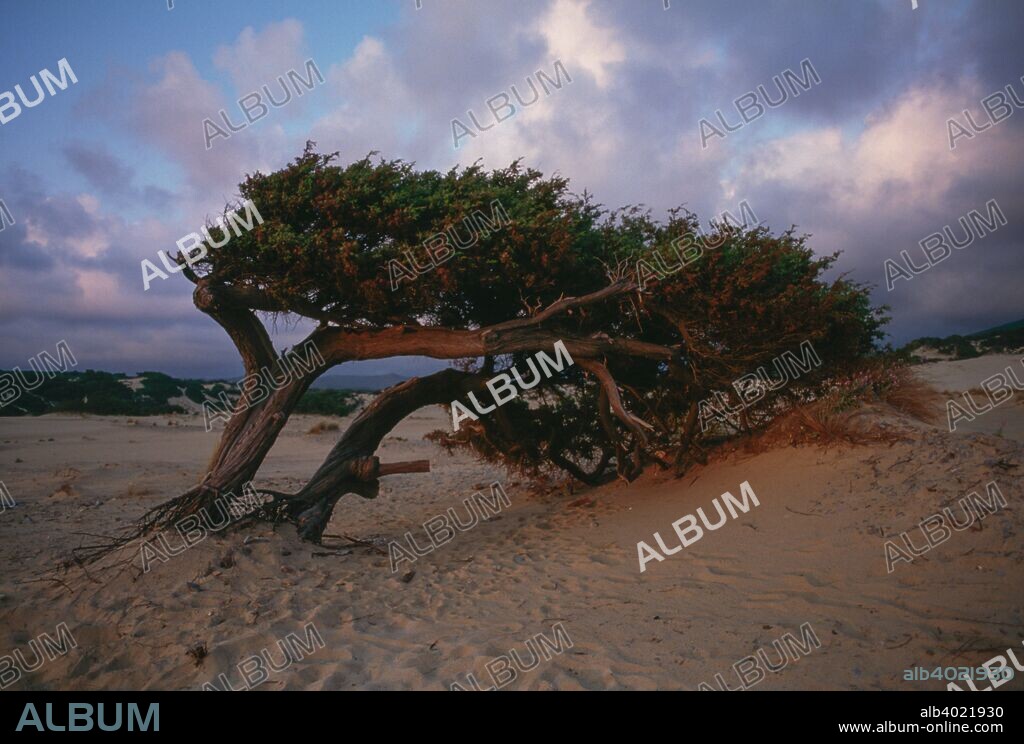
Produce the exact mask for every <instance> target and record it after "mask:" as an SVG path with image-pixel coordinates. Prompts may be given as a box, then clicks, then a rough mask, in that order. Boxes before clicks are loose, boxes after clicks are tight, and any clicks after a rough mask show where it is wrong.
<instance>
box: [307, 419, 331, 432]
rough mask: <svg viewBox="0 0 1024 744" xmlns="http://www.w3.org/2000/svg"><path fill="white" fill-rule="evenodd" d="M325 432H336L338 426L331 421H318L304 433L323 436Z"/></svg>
mask: <svg viewBox="0 0 1024 744" xmlns="http://www.w3.org/2000/svg"><path fill="white" fill-rule="evenodd" d="M326 431H338V425H337V424H336V423H334V422H333V421H318V422H317V423H315V424H313V426H312V427H310V429H309V431H307V432H306V433H307V434H323V433H324V432H326Z"/></svg>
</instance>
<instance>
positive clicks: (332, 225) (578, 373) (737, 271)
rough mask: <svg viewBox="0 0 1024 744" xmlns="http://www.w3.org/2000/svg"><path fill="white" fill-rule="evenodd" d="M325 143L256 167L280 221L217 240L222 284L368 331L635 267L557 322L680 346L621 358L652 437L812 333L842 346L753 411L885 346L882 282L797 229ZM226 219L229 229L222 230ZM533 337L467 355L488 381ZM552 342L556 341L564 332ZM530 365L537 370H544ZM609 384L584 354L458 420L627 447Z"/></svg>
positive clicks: (586, 450) (460, 313) (465, 436)
mask: <svg viewBox="0 0 1024 744" xmlns="http://www.w3.org/2000/svg"><path fill="white" fill-rule="evenodd" d="M335 157H336V156H335V155H322V154H318V153H316V152H315V151H314V150H313V147H312V145H307V148H306V150H305V152H304V153H303V154H302V155H301V156H300V157H299V158H297V159H296V160H295V161H293V162H292V163H291V164H289V165H288V166H287V167H285V168H283V169H281V170H279V171H277V172H274V173H271V174H263V173H255V174H253V175H251V176H249V177H247V179H246V180H245V181H244V182H243V183H242V184H241V186H240V192H241V196H242V197H243V198H244V199H251V200H252V201H253V203H254V204H255V205H256V206H257V208H258V210H259V212H260V214H261V216H262V217H263V219H264V223H263V224H261V225H258V226H256V227H255V228H254V229H253V230H251V231H248V232H246V233H243V234H242V235H241V236H238V237H232V239H231V240H230V241H229V242H228V243H227V244H226V245H224V246H223V247H222V248H214V247H212V246H208V253H207V255H206V256H205V257H204V259H203V260H202V261H200V262H198V263H197V264H196V266H195V270H196V271H195V273H196V274H197V275H198V276H199V277H202V278H204V279H205V281H206V282H208V283H210V284H212V285H214V286H216V285H229V286H231V287H234V288H236V289H238V290H243V292H241V293H240V294H242V295H243V296H249V297H258V298H259V302H258V305H257V306H254V309H272V310H274V311H275V312H283V313H294V314H297V315H304V316H306V317H310V318H314V319H316V320H318V321H320V322H321V323H323V322H326V320H325V319H326V318H329V321H330V323H331V324H332V325H336V326H339V327H341V328H345V329H350V330H358V331H360V332H367V331H374V330H379V329H385V328H388V327H392V326H398V325H400V326H415V325H419V326H427V327H436V328H444V329H450V330H463V329H477V328H481V327H484V326H488V325H492V324H495V323H499V322H502V321H506V320H511V319H514V318H525V317H527V316H529V315H532V314H534V313H536V311H537V310H538V309H540V308H543V307H547V306H548V305H550V304H551V303H553V302H555V301H557V300H558V299H560V298H563V297H581V296H584V295H587V294H590V293H593V292H596V291H598V290H600V289H603V288H605V287H606V286H608V284H610V283H611V282H612V281H613V280H615V279H619V278H623V277H625V278H629V279H632V280H634V281H637V282H638V284H640V287H639V289H637V290H636V291H632V292H629V293H625V294H621V295H619V296H617V297H615V298H612V299H609V300H606V301H603V302H600V303H596V304H589V305H586V306H584V307H580V308H577V309H575V310H573V311H572V312H570V313H564V314H562V315H560V316H558V317H557V318H555V319H552V320H551V321H550V322H549V323H548V330H550V331H555V332H558V333H559V334H561V335H563V336H572V337H577V338H579V337H587V336H593V335H595V334H605V335H607V336H609V337H612V338H616V339H628V340H630V341H635V342H645V343H648V344H657V345H659V346H662V347H665V348H667V349H669V350H670V352H671V354H672V358H671V360H668V361H666V360H661V361H658V360H654V359H649V358H647V357H644V356H639V355H630V354H626V353H622V354H614V355H610V356H609V358H608V359H607V360H605V361H606V363H607V365H608V368H609V370H610V371H611V373H612V375H613V376H614V378H615V380H616V381H617V384H618V387H619V389H620V390H621V391H622V393H623V395H624V400H625V404H626V406H627V407H628V408H629V409H630V410H632V411H635V413H636V415H637V416H640V417H641V418H643V419H645V420H647V421H649V422H651V423H652V425H653V426H654V427H655V430H654V432H653V433H652V434H651V435H650V436H649V438H648V439H649V441H648V442H647V445H646V447H647V449H648V450H649V451H650V452H659V451H660V452H668V451H672V449H673V448H685V447H686V446H689V444H690V438H691V437H693V438H696V439H699V438H700V437H701V434H700V432H696V433H694V432H693V431H692V429H693V427H692V424H687V421H688V420H691V419H692V412H693V410H694V409H695V408H696V406H697V404H698V403H699V402H700V401H701V400H704V399H705V398H707V397H708V396H709V395H711V394H712V393H713V392H715V391H717V390H728V389H729V388H730V387H731V386H732V384H733V381H734V380H736V379H737V378H738V377H740V376H742V375H747V374H752V373H754V372H755V371H756V370H757V369H758V368H759V367H763V366H765V365H767V366H768V367H769V368H770V366H771V363H772V360H773V359H774V358H776V357H778V356H779V355H780V354H782V353H783V352H794V353H796V352H798V350H799V348H800V345H801V344H802V343H803V342H805V341H810V342H811V343H812V344H813V348H814V349H815V351H816V353H817V354H818V356H820V357H821V358H822V360H823V361H824V365H823V367H822V369H821V370H816V371H814V372H812V373H810V374H807V375H803V376H801V377H800V378H799V379H798V380H796V381H793V382H791V383H790V384H789V385H787V386H786V387H785V389H783V390H782V391H780V392H779V393H778V394H773V395H769V396H766V398H765V399H764V400H762V401H760V402H759V403H758V404H757V405H756V406H754V407H752V408H751V409H750V411H749V415H748V416H747V421H746V424H745V425H746V426H748V427H749V426H759V425H761V424H763V423H764V422H765V421H767V420H770V419H771V417H772V416H773V415H775V414H776V412H777V410H778V404H779V403H780V401H785V400H797V399H802V398H807V397H808V396H813V395H815V394H818V393H820V392H821V390H822V385H823V384H824V383H823V381H824V380H825V378H826V376H827V375H829V374H835V373H836V372H837V371H841V370H843V369H846V368H850V367H852V366H853V365H854V363H855V362H856V361H857V360H859V359H861V358H862V357H864V356H866V355H870V354H872V353H873V351H874V349H875V347H876V345H877V344H878V343H879V341H880V339H881V337H882V335H883V333H882V326H883V325H884V323H885V322H886V320H887V317H886V315H885V308H874V307H872V306H871V303H870V299H869V290H868V288H867V287H866V286H863V285H860V284H857V283H854V282H851V281H849V280H847V279H845V278H843V277H841V276H840V277H838V278H829V275H830V273H831V269H832V267H833V265H834V264H835V262H836V260H837V256H836V255H826V256H816V255H815V254H814V253H813V252H812V251H811V249H810V248H809V247H808V246H807V245H806V236H802V235H798V234H796V233H795V232H794V231H792V230H789V231H786V232H784V233H781V234H779V235H775V234H772V233H771V232H770V231H769V230H768V229H767V228H764V227H754V228H750V229H746V228H739V227H734V226H731V225H728V224H722V223H717V224H716V223H713V224H712V225H711V226H710V230H709V231H708V234H707V235H704V234H703V233H702V231H701V226H700V223H699V221H698V220H697V217H696V216H695V215H693V214H692V213H690V212H689V211H687V210H686V209H684V208H678V209H675V210H672V211H671V212H670V213H669V215H668V218H667V219H665V220H657V219H654V218H653V217H652V215H651V213H650V211H649V210H647V209H645V208H643V207H641V206H632V207H627V208H625V209H621V210H617V211H608V210H606V209H604V208H603V207H602V206H601V205H599V204H595V203H594V202H593V201H592V199H591V197H590V196H589V195H588V194H587V193H586V192H584V193H583V195H582V196H579V195H575V194H573V193H572V192H571V191H570V190H569V184H568V181H567V180H566V179H564V178H562V177H559V176H554V177H544V176H543V175H542V174H541V173H539V172H538V171H535V170H533V169H530V168H525V167H523V166H522V165H521V164H520V163H519V162H518V161H517V162H514V163H512V164H511V165H510V166H508V167H507V168H502V169H498V170H493V171H485V170H484V169H483V168H482V167H480V166H478V165H473V166H471V167H467V168H462V169H452V170H450V171H447V172H444V173H441V172H438V171H430V170H427V171H418V170H416V169H415V168H414V166H413V164H411V163H405V162H402V161H400V160H391V161H388V160H383V159H376V160H375V159H373V157H372V154H371V156H369V157H366V158H364V159H362V160H359V161H357V162H354V163H351V164H349V165H346V166H342V165H338V164H336V163H335V162H334V161H335ZM496 203H498V204H500V205H501V208H502V210H503V211H504V212H505V213H506V214H507V215H508V217H509V219H510V220H511V223H510V224H507V225H503V226H502V227H500V228H499V229H495V230H489V231H484V233H483V234H481V235H480V237H479V240H478V241H477V242H476V243H475V244H473V245H471V246H469V247H465V248H460V249H458V250H456V251H455V255H454V256H453V257H452V258H451V259H450V260H447V261H444V262H443V263H439V264H438V265H437V266H436V267H435V268H433V270H431V271H428V272H426V273H424V274H421V275H419V276H417V277H415V278H414V279H403V280H402V281H401V282H400V284H399V286H398V287H397V290H393V289H392V286H391V277H390V275H389V271H388V266H389V262H392V261H401V262H403V263H404V264H406V265H408V264H409V263H410V262H409V259H410V257H414V258H415V260H416V261H417V262H418V263H419V264H421V265H425V264H428V263H430V260H429V259H428V254H427V251H426V250H425V248H424V244H425V243H426V242H427V241H428V240H430V239H431V238H433V237H435V236H437V235H438V234H440V233H445V232H447V233H448V235H449V240H448V242H449V243H453V242H454V241H453V240H452V236H453V233H452V232H451V231H453V230H455V231H457V234H458V235H462V236H465V235H466V234H467V230H466V227H465V226H464V224H463V223H464V221H465V220H467V219H472V218H473V216H474V215H475V214H479V213H482V214H483V215H485V216H490V215H491V214H492V205H493V204H496ZM220 237H221V236H220V235H218V234H216V232H215V234H214V235H213V238H214V239H215V240H219V238H220ZM684 239H690V240H692V241H695V242H696V243H697V245H701V246H704V248H703V250H702V255H699V256H698V257H696V258H694V259H693V260H692V261H689V262H688V264H687V265H686V266H685V267H683V268H681V269H678V270H669V268H668V267H669V266H670V265H671V264H673V263H674V262H675V261H676V257H675V256H674V255H673V251H672V246H673V244H676V245H678V244H679V241H680V240H684ZM533 351H534V350H530V351H529V352H526V351H524V352H521V353H516V354H508V355H502V356H500V357H496V358H488V359H475V360H465V361H464V363H463V366H464V368H465V369H466V370H467V371H477V372H480V374H481V377H482V378H486V377H489V376H491V375H493V374H496V373H498V372H501V371H503V370H508V369H509V368H510V367H512V366H513V365H514V366H516V367H517V369H519V370H520V371H524V370H526V366H525V361H526V359H527V357H528V356H531V355H532V353H533ZM547 351H550V349H547ZM527 374H528V373H527ZM597 391H598V388H597V385H596V384H595V383H594V380H593V379H592V378H590V377H588V376H587V375H585V374H583V371H582V370H581V368H580V367H579V366H573V367H570V368H569V369H568V370H567V371H565V372H564V373H562V374H560V375H559V376H557V377H555V378H553V379H552V380H550V381H546V382H544V383H543V384H541V385H538V386H537V387H536V388H534V389H533V390H531V391H530V392H529V393H526V394H524V395H523V396H522V397H521V398H519V399H518V400H517V401H513V402H512V403H508V404H506V405H505V406H502V407H501V409H499V412H496V413H494V414H489V415H488V416H485V417H484V419H482V420H481V421H480V422H477V423H475V424H474V425H472V426H467V428H466V430H465V431H460V432H459V435H458V436H451V435H441V436H439V437H438V439H439V440H440V441H441V442H442V443H443V444H446V445H448V446H466V447H469V448H471V449H473V450H474V451H475V452H477V453H478V454H480V455H481V456H483V457H487V458H491V459H495V460H498V461H502V462H504V463H506V464H513V465H515V466H517V467H521V468H525V469H530V468H537V467H540V466H542V465H543V464H544V463H546V462H550V461H551V459H552V457H553V456H556V455H557V456H558V457H562V456H565V457H570V458H572V459H573V460H574V461H575V462H578V463H588V462H594V461H595V460H596V461H598V462H601V461H602V460H603V459H605V458H607V457H608V455H609V453H610V452H613V451H614V452H615V457H616V458H620V457H621V456H622V452H623V451H624V450H623V442H626V443H627V445H628V446H629V447H632V445H633V443H635V441H636V439H637V438H636V435H635V434H632V433H628V432H625V431H624V430H623V425H622V423H621V422H619V421H617V420H609V417H608V416H601V415H600V414H601V413H602V411H601V410H600V409H599V405H598V403H597V396H598V392H597Z"/></svg>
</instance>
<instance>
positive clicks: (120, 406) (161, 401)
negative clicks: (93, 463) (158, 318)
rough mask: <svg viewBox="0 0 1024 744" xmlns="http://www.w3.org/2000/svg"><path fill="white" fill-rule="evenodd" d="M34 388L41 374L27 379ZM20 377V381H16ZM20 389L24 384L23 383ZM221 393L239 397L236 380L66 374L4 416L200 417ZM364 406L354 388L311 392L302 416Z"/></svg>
mask: <svg viewBox="0 0 1024 744" xmlns="http://www.w3.org/2000/svg"><path fill="white" fill-rule="evenodd" d="M21 377H24V378H26V379H27V381H28V383H29V384H30V385H35V384H36V381H37V379H38V376H37V375H36V374H35V373H33V372H31V371H30V372H27V373H25V374H24V375H21ZM16 379H17V378H16ZM19 388H21V385H20V383H19ZM221 393H224V394H225V395H227V396H228V398H230V399H231V400H236V399H237V398H238V395H239V391H238V386H237V385H236V384H235V382H229V381H227V380H193V379H177V378H174V377H171V376H170V375H165V374H163V373H162V372H141V373H139V374H138V375H136V376H134V377H129V376H128V375H125V374H122V373H117V372H97V371H94V370H86V371H85V372H62V373H59V374H56V375H54V377H53V378H52V379H49V378H46V377H45V376H44V379H43V382H42V383H41V384H39V385H38V386H37V387H35V388H34V389H33V390H27V389H23V390H22V392H21V395H19V396H18V397H17V398H16V399H14V400H12V401H10V402H9V403H7V404H6V405H0V416H38V415H41V414H44V413H92V414H96V415H100V416H156V415H161V414H169V413H183V414H200V413H202V410H203V402H204V401H205V400H210V401H211V403H213V404H217V405H218V406H219V403H220V401H219V399H220V395H221ZM358 407H359V398H358V396H357V395H356V394H355V393H354V392H352V391H351V390H340V389H326V390H325V389H319V390H309V391H308V392H307V393H306V394H305V395H304V396H303V397H302V400H300V401H299V404H298V406H297V407H296V408H295V412H296V413H312V414H319V415H323V416H346V415H348V414H349V413H351V412H352V411H354V410H356V409H357V408H358Z"/></svg>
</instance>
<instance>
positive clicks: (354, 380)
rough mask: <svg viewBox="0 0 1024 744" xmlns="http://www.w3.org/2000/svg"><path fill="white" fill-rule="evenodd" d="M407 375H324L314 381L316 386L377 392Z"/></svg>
mask: <svg viewBox="0 0 1024 744" xmlns="http://www.w3.org/2000/svg"><path fill="white" fill-rule="evenodd" d="M407 379H408V378H407V377H403V376H402V375H396V374H394V373H391V374H386V375H324V376H323V377H320V378H319V379H317V381H316V382H314V383H313V387H314V388H329V389H331V390H358V391H360V392H364V391H369V392H377V391H378V390H383V389H385V388H389V387H391V386H392V385H397V384H398V383H400V382H404V381H405V380H407Z"/></svg>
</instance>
